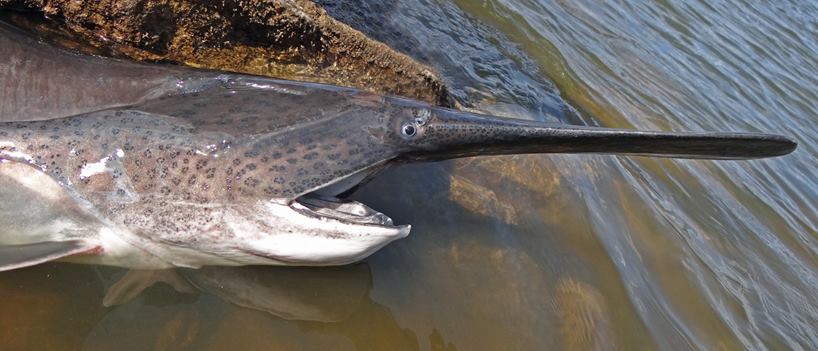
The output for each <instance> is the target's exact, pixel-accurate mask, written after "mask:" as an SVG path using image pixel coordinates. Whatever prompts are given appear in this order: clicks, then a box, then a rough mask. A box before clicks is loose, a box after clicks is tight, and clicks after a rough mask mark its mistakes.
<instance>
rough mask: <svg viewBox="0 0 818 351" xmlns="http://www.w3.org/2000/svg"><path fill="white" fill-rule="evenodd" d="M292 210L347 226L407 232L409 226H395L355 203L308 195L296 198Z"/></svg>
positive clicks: (373, 211) (385, 217)
mask: <svg viewBox="0 0 818 351" xmlns="http://www.w3.org/2000/svg"><path fill="white" fill-rule="evenodd" d="M292 207H293V209H295V210H296V211H299V212H301V213H302V214H304V215H307V216H311V217H318V218H328V219H334V220H337V221H341V222H346V223H349V224H358V225H372V226H379V227H385V228H390V229H397V230H399V231H406V232H408V230H409V228H410V226H409V225H398V226H396V225H395V224H394V222H393V221H392V218H389V216H387V215H385V214H383V213H380V212H378V211H375V210H374V209H372V208H371V207H369V206H366V205H364V204H362V203H360V202H357V201H351V200H345V199H339V198H337V197H334V196H324V195H319V194H315V193H310V194H306V195H303V196H301V197H299V198H297V199H296V200H295V201H294V203H293V206H292Z"/></svg>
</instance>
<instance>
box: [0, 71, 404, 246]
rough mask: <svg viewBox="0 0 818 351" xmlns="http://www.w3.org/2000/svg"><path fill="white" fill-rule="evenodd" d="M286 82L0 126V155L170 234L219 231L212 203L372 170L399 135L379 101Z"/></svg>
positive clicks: (129, 220)
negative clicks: (272, 89) (273, 89)
mask: <svg viewBox="0 0 818 351" xmlns="http://www.w3.org/2000/svg"><path fill="white" fill-rule="evenodd" d="M296 88H298V89H296ZM288 89H289V93H288V94H284V95H276V94H269V92H267V91H256V90H242V88H241V86H238V87H237V86H236V85H235V84H234V83H226V84H225V85H222V86H217V87H214V88H212V89H210V90H206V91H201V92H196V93H191V94H187V95H184V96H179V97H175V98H173V99H157V100H154V101H151V102H149V103H145V104H141V105H138V106H132V107H128V108H124V109H115V110H104V111H99V112H94V113H89V114H83V115H79V116H74V117H68V118H62V119H54V120H49V121H35V122H16V123H4V124H0V158H14V157H13V156H14V155H16V157H17V161H23V162H27V163H30V164H31V165H32V166H34V167H38V168H40V169H42V170H43V171H44V172H45V173H47V174H48V175H50V176H51V177H53V178H54V179H55V180H57V181H58V182H60V183H62V184H65V185H66V186H68V187H70V188H71V189H72V190H73V191H76V192H77V193H79V194H80V195H81V196H82V197H83V198H86V199H88V200H89V201H90V202H92V203H93V204H94V205H95V206H96V207H97V208H99V209H103V210H104V211H105V212H106V215H107V216H108V217H111V218H116V219H117V220H118V221H119V222H120V223H122V224H124V225H126V226H128V227H131V228H142V230H150V231H155V232H156V233H169V235H168V236H167V240H169V241H174V242H178V241H180V240H188V239H190V240H194V239H193V238H191V236H198V237H197V238H198V239H195V240H202V239H203V238H202V237H201V236H202V235H203V234H202V233H221V234H217V235H227V234H224V233H227V232H228V231H224V230H220V229H221V228H220V226H223V225H224V223H223V220H222V218H221V217H220V216H222V211H221V210H219V207H220V206H221V207H224V206H242V205H243V204H246V203H252V202H255V201H259V200H270V199H274V200H275V199H278V200H280V201H291V200H293V199H295V198H296V197H298V196H300V195H302V194H304V193H306V192H309V191H312V190H314V189H316V188H319V187H323V186H326V185H327V184H329V183H332V182H334V181H336V180H338V179H342V178H344V177H346V176H349V175H351V174H354V173H356V172H358V171H360V170H363V169H367V168H370V167H377V166H378V165H379V164H381V163H384V162H386V161H388V160H390V159H392V158H394V157H395V156H396V155H397V152H398V151H399V148H398V149H396V148H394V147H390V145H393V144H394V143H396V142H403V141H402V140H400V139H398V138H396V137H395V135H394V134H395V133H394V131H393V130H391V129H390V128H393V124H395V123H393V122H391V121H390V120H389V119H390V117H389V116H390V114H389V113H387V112H388V111H387V109H389V108H390V106H389V104H381V105H379V106H377V107H376V108H373V104H372V99H371V97H370V96H368V95H364V98H363V99H357V98H356V97H355V96H354V95H355V94H354V93H350V92H346V91H326V90H320V89H309V88H305V87H297V86H296V87H288ZM237 91H238V92H240V93H241V94H239V95H241V96H240V97H238V96H237V95H236V92H237ZM236 99H238V100H240V103H238V104H236V103H235V102H236ZM315 106H322V107H321V108H315ZM27 157H30V160H28V159H25V158H27ZM191 218H195V220H193V219H191ZM183 233H190V234H189V235H180V234H183ZM154 235H156V234H154ZM160 236H161V235H160ZM195 240H194V241H195Z"/></svg>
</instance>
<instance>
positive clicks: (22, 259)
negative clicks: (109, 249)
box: [0, 240, 99, 272]
mask: <svg viewBox="0 0 818 351" xmlns="http://www.w3.org/2000/svg"><path fill="white" fill-rule="evenodd" d="M97 249H99V246H97V245H95V244H92V243H89V242H87V241H84V240H68V241H45V242H39V243H35V244H24V245H3V246H0V272H2V271H8V270H12V269H17V268H23V267H29V266H34V265H38V264H40V263H45V262H48V261H53V260H57V259H60V258H63V257H66V256H71V255H76V254H82V253H87V252H93V251H95V250H97Z"/></svg>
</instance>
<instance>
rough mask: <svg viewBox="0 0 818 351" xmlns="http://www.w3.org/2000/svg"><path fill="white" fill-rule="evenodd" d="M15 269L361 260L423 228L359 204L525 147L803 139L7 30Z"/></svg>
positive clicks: (4, 80) (4, 58)
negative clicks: (543, 116) (570, 111)
mask: <svg viewBox="0 0 818 351" xmlns="http://www.w3.org/2000/svg"><path fill="white" fill-rule="evenodd" d="M0 47H2V48H3V50H2V51H0V88H1V89H2V91H0V102H2V103H0V271H2V270H10V269H16V268H22V267H27V266H32V265H36V264H39V263H43V262H48V261H52V260H60V261H68V262H79V263H89V264H104V265H114V266H123V267H131V268H139V269H163V268H172V267H189V268H198V267H202V266H242V265H297V266H327V265H344V264H348V263H352V262H356V261H359V260H362V259H364V258H366V257H367V256H369V255H370V254H372V253H373V252H375V251H377V250H378V249H380V248H382V247H384V246H385V245H387V244H389V243H390V242H393V241H394V240H397V239H400V238H403V237H406V236H407V235H408V234H409V231H410V225H408V224H401V225H398V224H395V223H393V221H392V219H390V218H389V217H388V216H386V215H384V214H382V213H380V212H378V211H376V210H374V209H372V208H370V207H368V206H367V205H365V204H362V203H359V202H355V201H350V200H348V199H345V198H344V196H343V195H344V194H346V193H348V192H349V191H351V190H352V189H354V188H355V187H356V186H358V185H359V184H361V183H363V182H366V181H367V180H368V179H371V178H372V177H374V176H376V175H377V174H378V173H379V172H381V171H383V170H384V169H386V168H388V167H392V166H394V165H398V164H402V163H411V162H434V161H441V160H447V159H453V158H461V157H478V156H486V155H511V154H523V153H606V154H626V155H646V156H657V157H681V158H703V159H752V158H762V157H772V156H779V155H785V154H787V153H790V152H792V151H793V150H794V149H795V148H796V142H795V141H793V140H792V139H790V138H787V137H785V136H780V135H773V134H757V133H732V132H731V133H673V132H661V131H633V130H620V129H606V128H594V127H585V126H573V125H564V124H559V123H546V122H539V121H528V120H519V119H509V118H502V117H497V116H490V115H482V114H476V113H470V112H464V111H458V110H452V109H446V108H441V107H435V106H431V105H429V104H426V103H422V102H418V101H414V100H410V99H405V98H401V97H394V96H381V95H376V94H372V93H368V92H364V91H360V90H356V89H351V88H343V87H337V86H331V85H324V84H315V83H304V82H294V81H285V80H276V79H270V78H263V77H255V76H249V75H240V74H232V73H225V72H217V71H207V70H197V69H193V68H185V67H181V66H173V65H162V64H142V63H135V62H128V61H122V60H117V59H112V58H103V57H96V56H88V55H82V54H77V53H74V52H71V51H66V50H62V49H59V48H56V47H53V46H51V45H49V44H46V43H43V42H40V41H37V40H34V39H32V38H30V37H28V36H26V35H25V34H23V33H21V32H19V31H17V30H16V29H14V28H12V27H10V26H8V25H6V24H3V23H0Z"/></svg>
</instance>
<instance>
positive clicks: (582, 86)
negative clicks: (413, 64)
mask: <svg viewBox="0 0 818 351" xmlns="http://www.w3.org/2000/svg"><path fill="white" fill-rule="evenodd" d="M321 2H322V3H325V4H326V5H327V8H328V10H329V11H330V12H331V13H332V14H333V15H334V16H337V17H338V18H340V19H341V20H344V21H347V22H348V23H350V24H352V25H353V26H356V27H358V28H360V29H361V30H362V31H364V32H366V33H367V34H369V35H372V36H373V37H375V38H377V39H380V40H382V41H385V42H387V43H388V44H389V45H390V46H393V47H396V48H398V49H399V50H402V51H405V52H407V53H409V54H410V55H413V56H414V57H418V58H420V59H421V60H423V61H426V62H427V63H429V64H431V65H433V66H435V67H436V68H437V69H438V70H439V71H441V73H442V75H443V76H444V77H445V79H446V80H447V82H448V83H449V84H450V85H451V86H452V87H454V93H455V95H456V96H457V97H458V99H460V100H461V102H462V103H463V105H465V106H468V107H470V108H475V109H482V110H487V111H489V112H495V113H500V114H506V115H514V116H518V117H521V118H532V119H552V120H553V119H560V120H567V121H573V122H580V123H588V124H597V125H603V126H607V127H637V128H640V129H666V130H687V129H693V130H705V129H706V130H748V131H760V130H763V131H771V132H779V133H782V134H787V135H792V136H794V137H795V138H797V139H798V141H799V142H800V148H799V150H798V151H796V152H795V153H794V154H792V155H790V156H787V157H784V158H779V159H773V160H765V161H751V162H706V161H679V160H657V159H648V158H617V157H599V156H553V157H547V156H519V157H505V158H483V159H475V160H462V161H456V162H445V163H439V164H431V165H411V166H405V167H401V168H396V169H392V170H389V171H388V172H387V173H386V174H384V175H382V176H379V177H378V178H376V179H375V180H373V181H372V182H371V183H370V184H368V185H366V186H364V187H362V189H360V191H358V192H357V193H356V194H354V197H355V198H356V199H359V200H363V201H364V202H366V203H368V204H371V205H372V206H373V207H374V208H378V209H383V210H384V212H385V213H386V214H388V215H390V216H391V217H392V218H394V219H395V221H396V223H412V224H413V234H412V235H410V237H408V238H407V239H404V240H402V241H399V242H396V243H395V244H393V245H391V246H389V247H387V248H385V249H384V250H382V251H381V252H379V253H377V254H375V255H374V256H372V257H371V258H370V259H369V260H368V267H369V268H368V269H366V270H365V273H360V272H358V273H354V272H353V273H341V274H337V275H338V277H336V274H330V273H329V272H323V273H316V276H317V277H318V278H315V280H307V281H305V282H303V283H299V284H295V285H294V286H296V288H295V290H294V291H296V292H297V293H293V290H287V289H285V288H286V287H288V286H289V285H287V284H284V285H275V284H274V282H276V281H277V280H276V278H275V276H276V275H275V274H273V273H274V272H275V271H266V270H259V271H254V270H252V269H251V270H248V271H246V273H245V272H244V271H242V272H243V273H241V274H238V273H237V274H235V275H237V276H239V278H241V276H244V277H245V278H248V280H251V281H254V280H257V282H258V283H259V284H261V285H260V286H262V287H266V288H264V289H260V290H259V291H267V292H269V293H270V295H267V296H268V298H267V299H266V300H265V298H262V297H260V296H259V295H255V293H256V291H254V290H252V289H249V290H241V289H240V290H241V291H243V293H238V294H232V295H231V296H233V300H231V298H228V297H226V296H224V291H225V290H223V289H221V288H220V285H219V283H217V281H218V280H219V279H213V278H212V277H222V278H220V279H223V278H224V276H220V275H219V274H213V273H212V272H211V273H201V274H203V275H202V277H210V278H208V279H204V278H201V277H200V280H201V281H200V283H199V285H198V286H200V287H204V288H203V289H205V290H208V289H210V290H208V291H209V292H207V293H203V292H198V293H194V294H188V293H178V292H176V291H175V290H174V289H173V288H171V287H170V286H168V285H165V284H157V285H154V286H151V287H149V288H147V289H146V290H145V291H144V292H142V293H141V294H139V295H138V296H137V297H136V298H135V299H134V300H133V301H131V302H128V303H125V304H122V305H119V306H116V307H113V308H105V307H103V306H102V304H101V301H102V298H103V296H104V295H105V293H106V291H107V289H108V288H109V287H110V286H113V285H114V283H115V282H116V280H117V279H118V278H120V277H121V276H123V275H124V272H123V271H121V270H118V269H112V268H105V267H87V266H77V265H57V264H50V265H45V266H42V267H34V268H31V269H26V270H22V271H14V272H5V273H2V274H0V294H2V296H3V297H4V298H3V299H2V300H0V311H3V313H0V343H1V344H2V345H4V346H6V345H10V347H11V348H16V349H33V348H36V349H49V348H50V349H77V348H86V349H111V348H115V347H116V348H117V349H121V348H125V349H140V350H141V349H212V350H219V349H226V348H229V349H236V348H239V349H241V348H247V349H261V348H263V349H364V350H366V349H373V350H375V349H407V350H415V349H424V350H454V349H458V350H497V349H524V350H529V349H544V348H557V349H558V348H574V349H622V350H632V349H656V348H660V347H661V348H663V349H727V350H731V349H759V350H763V349H816V348H818V332H817V331H816V329H815V325H818V301H817V300H816V296H818V274H816V272H818V185H816V180H815V179H816V178H815V164H816V159H818V140H816V138H818V137H816V135H818V132H816V127H815V126H816V125H818V123H816V122H818V120H817V119H816V118H818V117H816V116H818V105H816V101H818V96H816V92H815V89H814V87H815V86H816V85H818V76H816V73H815V72H818V61H817V60H818V59H816V58H818V28H816V25H815V21H814V18H815V17H816V16H818V8H816V5H815V4H812V3H809V2H806V1H800V2H799V1H786V2H783V3H779V2H775V3H765V4H759V3H755V2H753V3H750V2H742V1H738V2H736V1H729V2H728V1H709V2H697V1H666V2H650V1H638V0H633V1H627V2H610V3H598V2H594V3H588V2H581V1H548V0H534V1H520V0H489V1H481V2H475V1H459V0H458V1H454V2H453V3H452V2H448V1H434V2H431V1H426V0H407V1H401V2H382V1H375V0H372V1H366V0H364V1H359V2H355V3H354V4H353V3H350V2H342V1H330V0H326V1H324V0H322V1H321ZM545 76H548V77H550V78H551V79H553V83H551V82H549V81H547V80H546V79H545V78H544V77H545ZM555 86H556V87H558V88H559V90H560V94H561V95H562V97H564V98H565V99H567V100H569V101H571V102H572V103H573V104H574V105H576V106H577V107H578V108H579V109H580V110H581V111H583V112H585V113H582V114H576V113H574V112H573V111H572V110H571V108H569V107H567V105H566V104H564V103H563V102H562V98H561V97H560V95H559V94H557V92H556V90H554V89H553V87H555ZM364 267H366V266H364ZM354 269H362V268H353V270H354ZM370 271H371V273H370ZM225 272H226V271H225ZM181 274H182V275H183V276H187V274H189V273H188V272H183V273H181ZM208 274H211V275H208ZM245 274H246V275H245ZM226 275H231V274H229V273H228V274H226ZM282 275H283V276H290V277H291V278H290V279H289V280H296V281H297V280H298V279H297V277H298V276H300V273H299V274H295V273H292V274H289V273H287V274H282ZM361 276H364V277H365V278H360V277H361ZM253 277H255V278H253ZM242 279H243V278H242ZM282 279H283V278H282ZM305 279H308V278H306V277H305ZM192 280H194V279H191V281H192ZM361 280H363V282H361ZM282 281H284V280H282ZM311 284H315V285H311ZM193 285H196V284H195V283H194V284H193ZM230 286H231V287H235V285H230ZM239 286H241V285H239ZM247 286H249V285H247ZM274 286H275V288H274V289H270V288H271V287H274ZM299 286H300V287H302V288H303V289H301V290H299V288H297V287H299ZM226 287H227V285H225V288H226ZM279 289H282V290H279ZM304 290H307V291H308V292H304ZM228 291H236V290H230V289H228ZM311 293H312V295H315V296H319V299H318V301H333V299H334V298H336V297H337V298H338V300H334V301H342V302H341V303H339V305H343V306H332V307H331V308H330V307H311V306H314V305H310V304H311V303H313V302H314V300H311V299H309V298H307V296H312V295H311ZM220 294H222V295H220ZM316 294H317V295H316ZM336 294H337V295H336ZM220 296H221V297H220ZM356 296H360V299H358V298H357V297H356ZM320 297H326V298H327V299H326V300H322V299H321V298H320ZM292 298H295V300H292ZM288 299H290V300H288ZM259 301H261V302H259ZM265 301H266V302H265ZM280 301H290V302H287V303H284V305H286V306H283V305H282V304H281V303H280ZM354 301H359V302H357V304H358V305H356V306H354V307H353V306H352V305H355V304H356V302H354ZM254 304H258V305H263V306H268V307H269V306H275V307H274V308H267V307H259V308H252V307H250V308H245V307H238V306H250V305H254ZM305 306H307V307H305ZM259 309H262V310H265V311H269V310H270V309H272V310H275V311H277V313H279V315H281V314H284V315H287V316H289V318H290V319H282V318H279V317H275V316H274V314H271V313H269V312H262V311H259ZM304 311H307V312H304ZM301 313H304V315H307V316H311V317H310V318H313V319H319V320H322V321H314V320H313V321H307V320H299V319H298V318H293V316H295V315H299V314H301ZM316 316H317V317H316ZM305 319H309V318H305Z"/></svg>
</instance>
